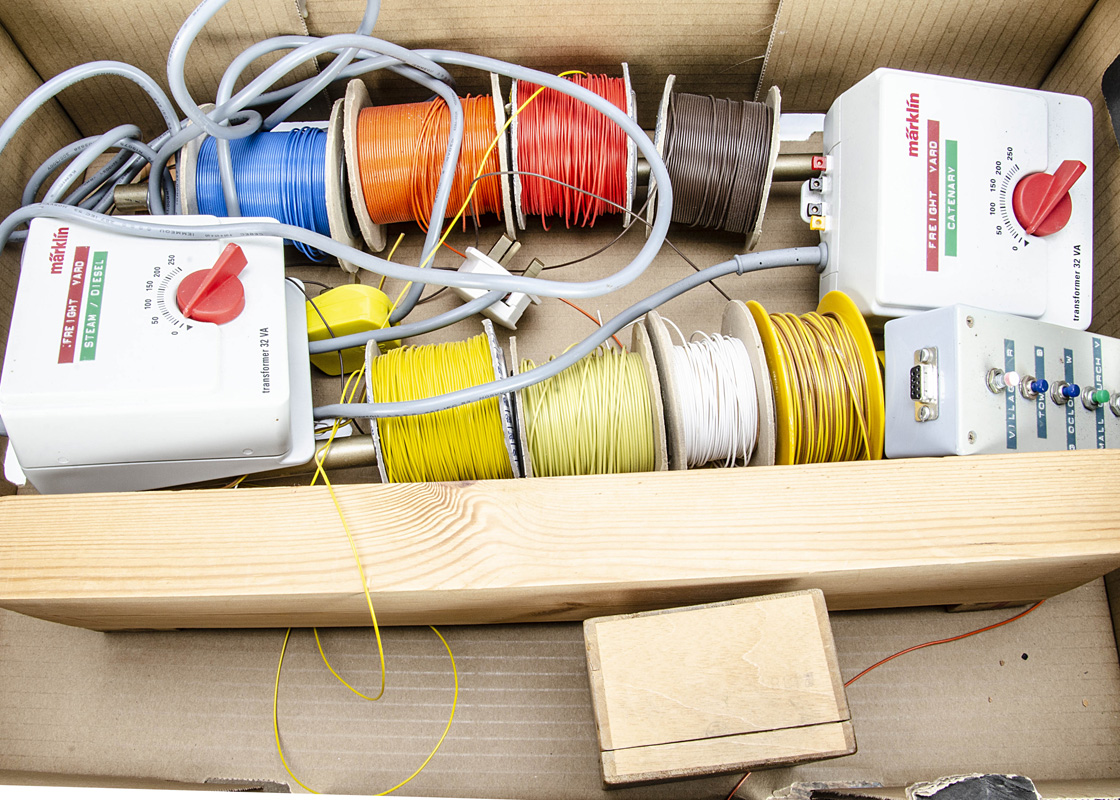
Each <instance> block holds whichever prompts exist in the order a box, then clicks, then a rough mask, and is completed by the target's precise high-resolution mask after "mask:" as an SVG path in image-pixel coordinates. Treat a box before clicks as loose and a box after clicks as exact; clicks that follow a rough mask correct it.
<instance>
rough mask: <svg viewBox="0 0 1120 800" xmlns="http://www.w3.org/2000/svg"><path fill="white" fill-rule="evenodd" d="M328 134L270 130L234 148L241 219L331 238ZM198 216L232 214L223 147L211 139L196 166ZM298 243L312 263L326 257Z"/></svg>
mask: <svg viewBox="0 0 1120 800" xmlns="http://www.w3.org/2000/svg"><path fill="white" fill-rule="evenodd" d="M326 147H327V132H326V131H324V130H320V129H319V128H310V127H307V128H298V129H296V130H291V131H285V132H283V133H280V132H274V131H267V132H264V133H257V134H254V135H252V136H248V137H246V138H244V139H235V140H234V141H233V142H231V144H230V151H231V155H232V157H233V175H234V183H235V185H236V187H237V199H238V201H239V202H240V204H241V214H242V216H246V217H272V218H273V219H277V220H279V221H280V222H283V223H286V224H289V225H296V226H298V227H300V228H306V229H307V230H311V231H315V232H316V233H321V234H323V235H324V236H330V235H331V229H330V221H329V219H328V217H327V200H326V161H327V158H326ZM195 197H196V198H197V204H198V213H200V214H213V215H214V216H218V217H225V216H227V215H228V212H227V211H226V201H225V198H224V197H223V196H222V187H221V182H220V179H219V176H218V152H217V142H216V141H215V140H214V139H211V138H207V139H206V140H205V141H203V143H202V145H201V147H200V148H199V151H198V160H197V162H196V165H195ZM288 243H289V244H294V245H295V246H296V249H298V250H299V251H300V252H301V253H303V254H304V255H305V256H307V257H308V258H310V259H311V260H312V261H322V260H323V254H322V253H321V252H319V251H318V250H316V249H315V248H313V247H309V246H307V245H305V244H302V243H300V242H288Z"/></svg>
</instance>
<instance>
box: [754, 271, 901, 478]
mask: <svg viewBox="0 0 1120 800" xmlns="http://www.w3.org/2000/svg"><path fill="white" fill-rule="evenodd" d="M747 308H748V310H749V311H750V313H751V316H752V317H753V318H754V321H755V324H756V325H757V327H758V331H759V334H760V336H761V338H762V346H763V349H764V350H765V352H766V364H767V368H768V370H769V372H770V378H771V383H772V384H773V387H774V404H775V406H776V417H777V437H776V438H777V441H776V454H775V456H776V457H775V462H776V463H778V464H802V463H819V462H820V461H839V460H868V459H880V458H882V457H883V432H884V421H885V417H886V413H885V409H884V400H883V381H882V376H881V375H880V373H879V367H878V362H877V360H876V358H875V345H874V343H873V342H872V339H871V332H870V331H869V330H868V328H867V323H866V322H865V321H864V319H863V316H862V315H861V314H860V313H859V310H858V309H857V308H856V306H855V304H854V303H853V302H852V301H851V299H850V298H849V297H848V296H847V295H845V294H843V293H842V292H829V293H828V294H827V295H825V297H824V298H823V299H822V300H821V302H820V304H819V305H818V306H817V311H816V313H810V314H804V315H802V316H801V317H796V316H794V315H792V314H777V315H774V317H771V315H770V314H768V313H767V312H766V309H765V308H763V307H762V306H761V305H760V304H758V303H756V302H754V301H751V302H749V303H747ZM860 398H862V399H863V402H862V403H860V402H859V399H860ZM845 414H846V415H847V417H846V418H845V416H844V415H845ZM814 434H816V436H814Z"/></svg>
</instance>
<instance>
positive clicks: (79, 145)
mask: <svg viewBox="0 0 1120 800" xmlns="http://www.w3.org/2000/svg"><path fill="white" fill-rule="evenodd" d="M97 139H98V137H97V136H87V137H85V138H84V139H79V140H78V141H76V142H71V143H70V144H68V145H65V146H63V147H61V148H59V149H58V150H56V151H55V152H54V153H52V154H51V156H50V157H49V158H47V160H46V161H44V162H43V163H42V164H40V165H39V168H38V169H36V170H35V172H34V173H32V175H31V179H30V180H29V181H28V182H27V185H26V186H25V187H24V189H23V196H22V197H21V198H20V205H24V206H25V205H27V204H28V203H34V202H35V195H37V194H38V193H39V190H40V189H41V188H42V187H43V184H44V183H46V182H47V178H48V177H50V175H51V173H52V172H54V171H55V170H56V169H58V168H59V167H60V166H62V165H63V164H65V163H66V162H67V161H70V160H71V159H72V158H74V156H76V155H78V153H80V152H81V151H82V150H84V149H85V148H86V147H88V146H89V145H91V144H93V143H94V142H96V141H97ZM118 146H120V147H121V148H122V149H124V150H128V151H131V152H133V153H140V152H141V149H140V148H141V147H147V145H144V144H143V143H142V142H135V141H133V140H132V139H122V140H121V141H120V142H119V143H118ZM148 150H151V148H148ZM151 152H152V155H153V156H154V155H155V151H154V150H152V151H151Z"/></svg>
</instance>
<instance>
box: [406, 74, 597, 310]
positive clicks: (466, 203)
mask: <svg viewBox="0 0 1120 800" xmlns="http://www.w3.org/2000/svg"><path fill="white" fill-rule="evenodd" d="M586 74H587V73H586V72H584V71H583V70H579V69H570V70H567V71H565V72H560V73H557V77H558V78H565V77H567V76H568V75H586ZM546 88H548V87H546V86H541V87H539V88H538V89H537V90H536V91H535V92H533V93H532V94H531V95H529V97H528V99H526V100H525V102H524V103H522V104H521V105H519V106H518V107H517V108H515V109H514V110H513V113H512V114H510V115H509V119H507V120H506V123H505V125H503V126H502V127H501V130H499V131H498V132H497V133H496V134H495V135H494V140H493V141H491V142H490V146H489V147H487V148H486V152H485V153H483V154H482V158H481V159H480V160H479V162H478V171H476V172H475V174H474V179H473V180H472V181H471V188H470V191H468V192H467V196H466V199H464V200H463V204H462V205H461V206H459V210H458V211H457V212H456V213H455V216H454V217H453V218H452V220H451V222H450V223H448V225H447V229H446V230H444V232H443V236H441V237H440V239H439V244H438V245H436V246H435V247H434V248H432V252H430V253H428V257H427V258H425V259H424V260H423V262H421V264H420V269H424V268H425V267H427V266H428V262H429V261H431V260H432V258H433V257H434V256H435V254H436V252H437V251H438V250H439V248H440V247H442V246H443V244H444V242H446V241H447V237H448V236H450V235H451V231H452V230H454V229H455V225H456V223H458V222H459V218H460V217H462V216H463V212H464V211H466V210H467V207H468V206H470V204H471V198H473V197H474V193H475V189H477V188H478V178H479V176H480V175H482V171H483V170H484V169H486V163H487V161H488V160H489V158H490V153H492V152H493V151H494V148H495V147H497V146H498V142H500V141H501V140H502V136H503V134H505V132H506V130H508V129H509V126H510V125H512V124H513V118H514V117H516V116H517V115H518V114H520V113H521V112H522V111H524V110H525V107H526V106H528V105H529V103H531V102H533V101H534V100H536V99H537V95H539V94H540V93H541V92H543V91H544V90H545V89H546ZM410 286H412V281H409V282H408V283H406V284H405V287H404V289H402V290H401V293H400V295H398V297H397V300H396V302H395V303H393V308H394V309H395V308H396V307H397V303H399V302H400V301H401V298H403V297H404V295H405V292H407V291H408V288H409V287H410ZM390 313H392V309H390Z"/></svg>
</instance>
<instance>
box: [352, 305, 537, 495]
mask: <svg viewBox="0 0 1120 800" xmlns="http://www.w3.org/2000/svg"><path fill="white" fill-rule="evenodd" d="M484 327H486V328H487V330H486V332H485V333H482V334H479V335H478V336H475V337H474V338H472V339H468V340H467V341H465V342H450V343H443V344H426V345H418V346H405V347H400V348H397V349H395V350H390V351H389V352H387V353H385V354H383V355H376V356H375V352H376V347H375V348H372V349H371V350H370V351H369V362H368V363H369V372H368V378H367V381H368V384H367V386H368V394H369V396H370V397H371V398H372V399H373V401H374V402H376V403H393V402H398V401H401V400H417V399H420V398H425V397H432V396H434V395H438V394H443V393H445V392H452V391H456V390H458V389H465V388H467V387H469V386H478V385H479V384H483V383H487V382H489V381H493V380H495V379H497V378H502V377H505V370H504V368H500V367H498V366H497V360H496V359H497V358H500V355H499V356H496V355H495V348H496V343H495V342H494V339H493V328H491V327H488V326H484ZM507 403H508V398H506V397H491V398H488V399H486V400H480V401H478V402H474V403H468V404H466V405H462V406H454V407H452V408H448V409H444V410H442V411H436V412H433V413H430V414H419V415H415V416H407V417H389V418H384V419H379V420H377V426H376V441H377V443H378V446H379V448H380V457H379V464H380V467H381V469H382V475H383V477H384V478H385V480H387V481H389V482H392V483H402V482H410V483H411V482H421V481H461V480H483V479H488V478H512V477H514V469H515V465H514V463H513V460H512V451H513V442H512V436H513V434H512V428H509V427H507V422H505V421H504V419H505V420H508V419H509V416H510V415H509V411H508V405H506V404H507ZM503 418H504V419H503Z"/></svg>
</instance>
